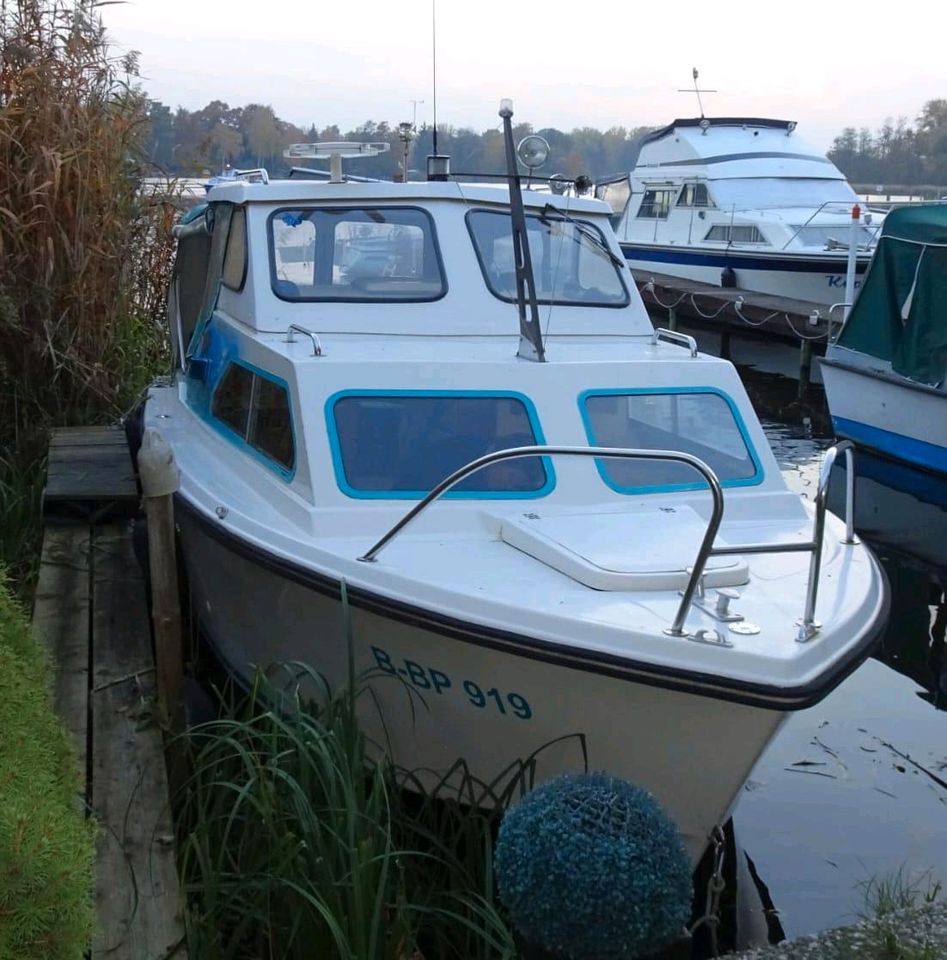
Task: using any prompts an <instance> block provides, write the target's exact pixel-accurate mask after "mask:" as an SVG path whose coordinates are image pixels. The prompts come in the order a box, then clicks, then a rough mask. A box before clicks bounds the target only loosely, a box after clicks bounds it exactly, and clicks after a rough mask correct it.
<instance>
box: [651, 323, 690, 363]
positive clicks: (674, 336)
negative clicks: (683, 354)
mask: <svg viewBox="0 0 947 960" xmlns="http://www.w3.org/2000/svg"><path fill="white" fill-rule="evenodd" d="M659 340H669V341H671V342H673V343H678V344H680V345H681V346H682V347H687V348H688V349H689V350H690V352H691V356H692V357H696V356H697V341H696V340H695V339H694V338H693V337H689V336H688V335H687V334H686V333H678V332H677V331H676V330H668V329H667V327H658V328H657V329H656V330H655V331H654V333H653V334H652V335H651V343H652V344H656V343H657V342H658V341H659Z"/></svg>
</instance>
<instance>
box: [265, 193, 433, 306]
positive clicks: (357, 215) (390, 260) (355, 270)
mask: <svg viewBox="0 0 947 960" xmlns="http://www.w3.org/2000/svg"><path fill="white" fill-rule="evenodd" d="M269 234H270V269H271V276H272V284H273V291H274V292H275V293H276V295H277V296H278V297H280V298H281V299H283V300H291V301H318V300H328V301H343V300H348V301H355V302H365V301H380V302H412V301H415V302H416V301H424V300H437V299H438V298H440V297H442V296H444V294H445V293H446V291H447V284H446V281H445V280H444V271H443V267H442V265H441V255H440V251H439V249H438V246H437V237H436V234H435V231H434V223H433V222H432V220H431V217H430V216H429V214H428V213H427V212H426V211H424V210H419V209H416V208H413V207H346V208H337V209H332V208H327V207H319V208H305V207H301V208H293V209H287V210H277V211H276V212H275V213H273V214H272V215H271V216H270V219H269Z"/></svg>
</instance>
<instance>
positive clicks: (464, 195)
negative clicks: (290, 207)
mask: <svg viewBox="0 0 947 960" xmlns="http://www.w3.org/2000/svg"><path fill="white" fill-rule="evenodd" d="M522 195H523V204H524V206H526V207H537V208H540V209H541V208H542V207H545V206H546V204H552V205H553V206H554V207H557V208H558V209H560V210H562V211H565V212H567V213H569V214H577V213H582V214H604V215H608V214H609V213H611V210H610V209H609V207H608V206H607V204H605V203H603V202H602V201H600V200H595V199H594V198H590V197H588V198H587V197H566V196H557V195H556V194H553V193H540V192H538V191H533V190H524V191H523V194H522ZM207 199H208V200H210V201H229V202H231V203H316V202H319V203H325V202H326V201H330V202H331V201H340V202H343V203H366V202H372V203H405V202H406V201H407V202H409V203H421V202H424V201H444V200H448V201H460V202H462V203H468V204H470V203H476V204H491V203H495V204H504V205H506V204H508V203H509V193H508V191H507V188H506V185H505V184H479V183H478V184H472V183H459V182H457V181H456V180H451V181H446V182H443V181H441V182H426V181H425V182H412V183H392V182H390V181H387V180H378V181H372V182H368V183H357V182H352V181H346V182H344V183H326V182H324V181H319V180H271V181H270V182H269V183H248V182H245V181H239V180H238V181H234V182H231V183H222V184H219V185H218V186H215V187H213V188H212V189H211V190H210V192H209V193H208V195H207Z"/></svg>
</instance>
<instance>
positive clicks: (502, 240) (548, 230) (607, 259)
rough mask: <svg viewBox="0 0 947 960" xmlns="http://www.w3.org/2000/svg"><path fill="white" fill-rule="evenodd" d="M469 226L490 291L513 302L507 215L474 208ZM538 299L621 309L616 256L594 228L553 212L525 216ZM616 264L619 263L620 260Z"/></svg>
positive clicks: (624, 299)
mask: <svg viewBox="0 0 947 960" xmlns="http://www.w3.org/2000/svg"><path fill="white" fill-rule="evenodd" d="M467 227H468V229H469V230H470V236H471V237H472V238H473V243H474V248H475V249H476V251H477V259H478V260H479V261H480V269H481V270H482V271H483V278H484V280H485V281H486V284H487V286H488V287H489V289H490V292H491V293H492V294H493V295H494V296H495V297H499V298H500V299H501V300H508V301H514V300H515V299H516V269H515V266H514V263H513V235H512V230H511V226H510V215H509V214H508V213H498V212H496V211H493V210H472V211H471V212H470V213H468V214H467ZM526 234H527V237H528V240H529V252H530V258H531V259H532V262H533V276H534V278H535V281H536V299H537V300H538V301H539V302H540V303H557V304H565V305H571V306H587V307H588V306H591V307H623V306H625V305H626V304H628V302H629V297H628V289H627V288H626V286H625V283H624V281H623V280H622V276H621V273H620V272H619V266H618V264H616V262H615V261H616V260H617V257H616V256H615V255H614V254H613V253H612V252H611V250H610V249H609V248H608V245H607V243H606V242H605V237H604V235H603V234H602V232H601V231H600V230H599V229H598V227H596V226H594V225H593V224H591V223H588V222H587V221H584V220H573V219H572V218H571V217H569V218H566V217H562V216H556V215H555V214H554V213H543V214H527V216H526ZM619 262H620V261H619Z"/></svg>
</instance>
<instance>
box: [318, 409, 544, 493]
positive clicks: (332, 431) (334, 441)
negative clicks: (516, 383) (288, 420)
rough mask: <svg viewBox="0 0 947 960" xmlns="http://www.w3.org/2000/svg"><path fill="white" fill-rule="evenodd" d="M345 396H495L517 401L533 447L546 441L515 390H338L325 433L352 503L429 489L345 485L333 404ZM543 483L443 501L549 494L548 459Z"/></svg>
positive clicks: (328, 412)
mask: <svg viewBox="0 0 947 960" xmlns="http://www.w3.org/2000/svg"><path fill="white" fill-rule="evenodd" d="M345 397H495V398H497V399H502V398H513V399H516V400H519V401H520V402H521V403H522V404H523V407H524V409H525V410H526V416H527V419H528V420H529V425H530V427H531V428H532V431H533V436H534V437H535V438H536V444H537V445H544V444H545V443H546V438H545V436H544V435H543V431H542V427H541V426H540V424H539V417H538V416H537V414H536V408H535V406H533V401H532V400H530V398H529V397H527V396H526V395H525V394H522V393H518V392H517V391H515V390H340V391H338V393H333V394H332V396H330V397H329V398H328V399H327V400H326V402H325V418H326V430H327V432H328V436H329V448H330V450H331V452H332V466H333V469H334V471H335V482H336V483H337V484H338V487H339V489H340V490H341V491H342V493H344V494H345V495H346V496H347V497H352V498H353V499H355V500H420V499H422V498H423V497H426V496H427V495H428V493H430V491H429V490H359V489H358V488H356V487H353V486H351V485H350V484H349V482H348V479H347V478H346V476H345V467H344V465H343V462H342V446H341V443H340V442H339V434H338V430H337V429H336V426H335V405H336V403H337V402H338V401H339V400H342V399H343V398H345ZM541 459H542V464H543V470H544V471H545V472H546V482H545V483H544V484H543V485H542V486H541V487H540V488H539V489H538V490H523V491H519V490H449V491H448V492H447V493H445V494H444V499H451V500H536V499H539V498H540V497H545V496H547V495H548V494H549V493H551V492H552V491H553V490H554V489H555V486H556V473H555V470H554V468H553V465H552V461H551V460H550V458H549V457H542V458H541Z"/></svg>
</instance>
